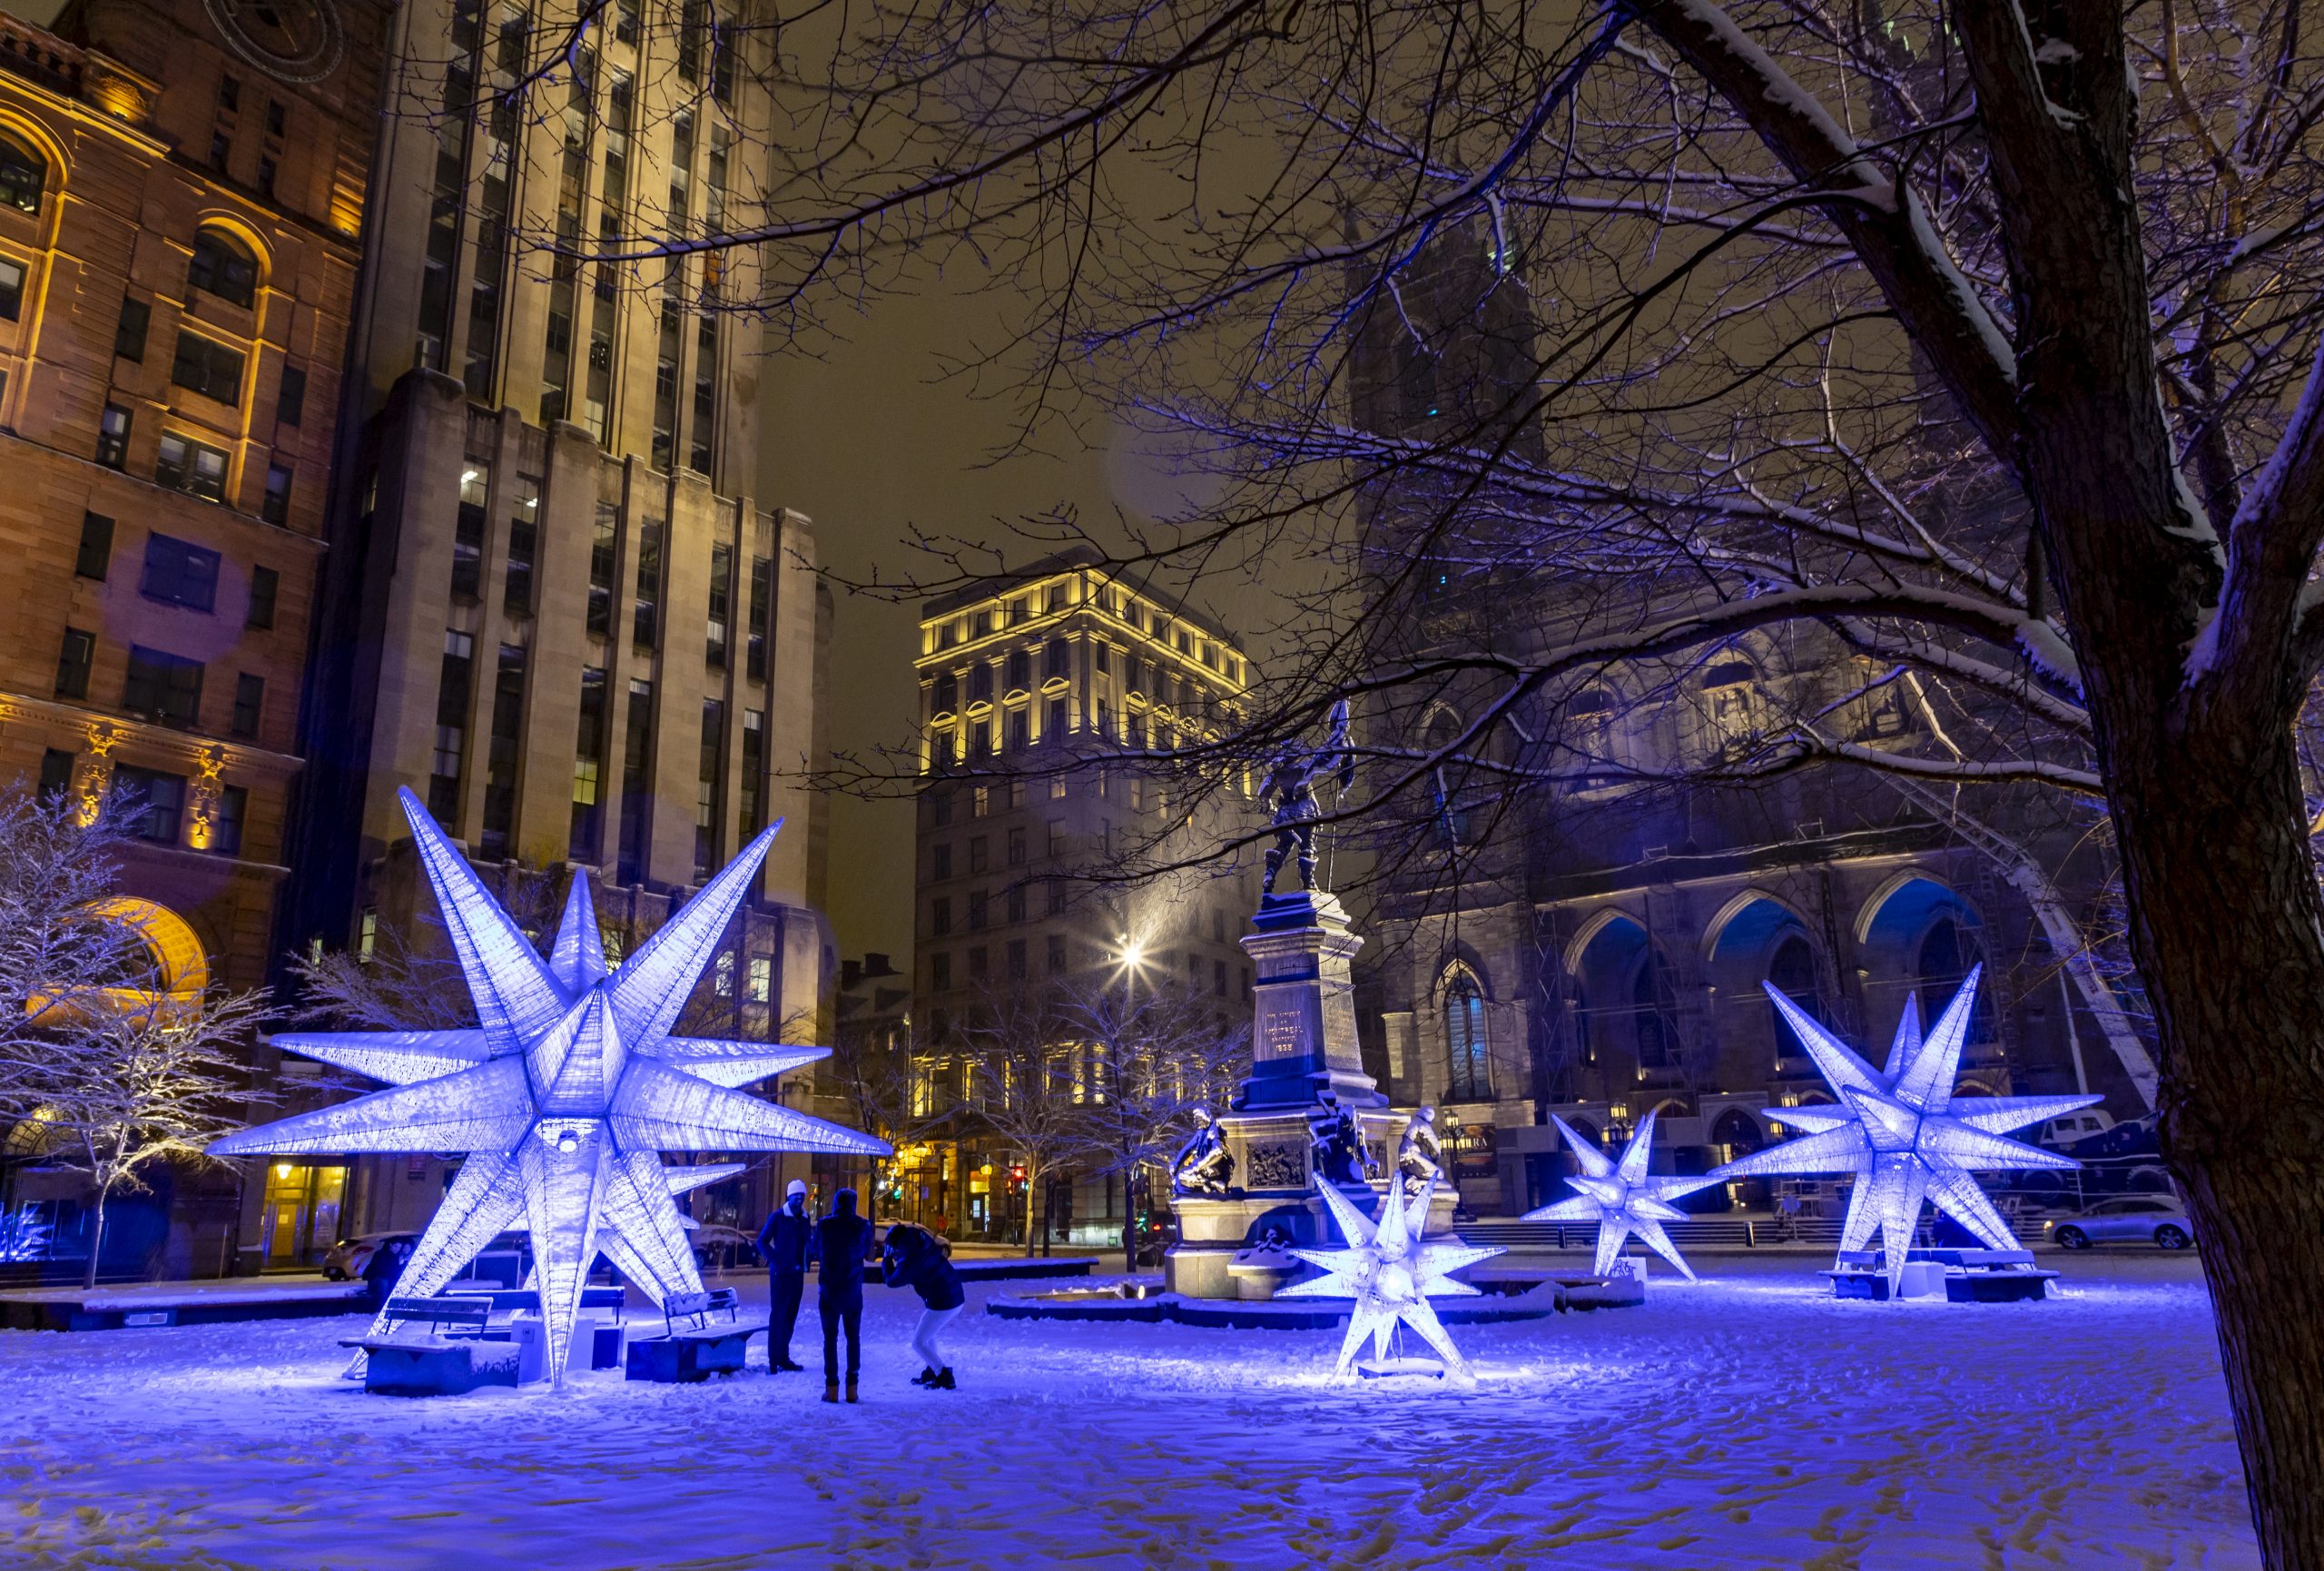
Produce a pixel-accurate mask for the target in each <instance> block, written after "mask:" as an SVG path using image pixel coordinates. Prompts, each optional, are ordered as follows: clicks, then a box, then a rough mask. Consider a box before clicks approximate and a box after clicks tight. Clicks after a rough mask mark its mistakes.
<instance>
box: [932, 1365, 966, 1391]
mask: <svg viewBox="0 0 2324 1571" xmlns="http://www.w3.org/2000/svg"><path fill="white" fill-rule="evenodd" d="M928 1388H929V1389H930V1390H931V1391H957V1390H959V1389H960V1387H959V1386H957V1385H955V1384H953V1383H952V1366H951V1365H950V1364H947V1365H945V1366H944V1368H943V1369H942V1370H941V1371H940V1373H939V1374H938V1375H937V1377H936V1378H934V1379H932V1380H931V1381H929V1382H928Z"/></svg>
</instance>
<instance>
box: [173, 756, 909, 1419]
mask: <svg viewBox="0 0 2324 1571" xmlns="http://www.w3.org/2000/svg"><path fill="white" fill-rule="evenodd" d="M401 795H402V799H403V810H404V816H405V817H406V818H408V819H409V820H410V823H411V832H412V837H413V839H414V841H415V842H416V844H417V845H418V848H419V857H420V862H421V865H424V866H425V867H426V868H427V869H428V881H429V882H430V883H431V884H434V885H435V889H436V898H437V901H438V904H440V905H441V906H442V907H443V912H444V924H445V926H446V928H447V929H448V932H449V933H450V935H451V940H452V946H453V948H454V950H455V952H456V953H458V957H459V962H460V966H461V969H462V970H463V971H464V972H465V973H466V974H467V980H468V992H469V994H470V996H471V998H472V999H473V1000H474V1001H475V1004H476V1013H477V1020H478V1026H477V1027H476V1028H475V1029H473V1030H462V1031H377V1032H300V1033H283V1034H281V1035H280V1036H277V1037H276V1038H275V1039H274V1040H275V1042H276V1044H277V1045H278V1046H281V1047H284V1048H287V1049H290V1050H291V1051H292V1052H300V1053H303V1054H305V1055H307V1056H308V1057H310V1058H319V1059H321V1060H323V1061H324V1062H327V1063H335V1064H338V1065H339V1066H340V1067H341V1068H343V1069H350V1070H353V1071H354V1072H357V1073H359V1074H363V1075H368V1076H369V1077H370V1078H371V1079H373V1080H382V1081H386V1082H389V1085H391V1086H393V1087H394V1088H395V1089H393V1090H390V1091H381V1092H372V1093H371V1094H370V1095H369V1096H363V1097H359V1098H357V1099H356V1100H354V1101H352V1102H341V1103H340V1104H339V1105H337V1106H334V1107H327V1108H324V1109H322V1110H320V1112H310V1113H302V1114H300V1116H298V1117H295V1118H286V1119H281V1120H278V1121H275V1122H273V1123H269V1124H261V1125H260V1126H258V1127H257V1128H255V1129H249V1130H244V1131H241V1133H239V1134H233V1135H228V1136H226V1137H225V1138H224V1139H222V1140H219V1141H213V1142H212V1145H211V1147H210V1149H211V1151H213V1152H215V1153H216V1154H218V1155H221V1156H233V1155H240V1154H244V1153H249V1152H258V1151H265V1152H270V1153H271V1152H284V1153H297V1152H324V1151H327V1152H330V1153H332V1154H335V1155H337V1154H347V1155H352V1154H358V1153H362V1152H369V1151H399V1152H415V1151H466V1152H468V1161H466V1162H465V1163H463V1164H462V1166H461V1168H460V1171H459V1176H458V1178H457V1179H455V1180H454V1181H453V1183H452V1187H451V1190H450V1191H449V1192H448V1193H447V1194H446V1195H445V1197H444V1203H443V1205H442V1206H441V1207H440V1208H438V1210H437V1212H436V1216H435V1219H434V1220H432V1221H430V1222H429V1223H428V1230H427V1231H426V1232H425V1233H423V1234H422V1235H421V1236H420V1240H419V1244H418V1246H417V1247H416V1248H415V1249H414V1250H413V1252H412V1256H411V1259H410V1260H409V1262H408V1263H407V1264H406V1265H405V1267H404V1270H403V1275H402V1276H401V1277H400V1278H399V1280H397V1283H396V1288H395V1291H396V1295H397V1296H398V1297H403V1298H419V1297H426V1296H428V1295H430V1294H433V1293H436V1292H438V1291H440V1290H441V1289H443V1288H444V1286H445V1285H446V1284H447V1283H448V1282H449V1281H450V1280H452V1279H453V1278H454V1277H455V1276H456V1275H458V1272H459V1270H460V1269H461V1267H463V1266H465V1265H466V1264H467V1263H468V1261H469V1260H472V1259H473V1258H475V1256H476V1253H477V1251H478V1250H480V1249H482V1248H483V1247H484V1246H485V1245H486V1244H487V1243H489V1242H490V1241H491V1240H492V1239H493V1237H494V1235H495V1234H497V1233H499V1232H500V1231H502V1230H504V1229H508V1228H517V1227H521V1228H524V1229H526V1230H527V1231H529V1232H530V1233H531V1235H532V1245H533V1271H534V1277H533V1280H534V1284H535V1286H536V1287H537V1289H538V1290H539V1293H540V1301H541V1318H542V1319H543V1320H544V1321H545V1322H546V1327H547V1344H548V1345H547V1354H548V1367H549V1368H550V1370H551V1371H552V1373H553V1375H554V1376H555V1377H556V1378H561V1377H562V1375H563V1372H564V1369H565V1359H566V1349H567V1347H568V1345H569V1344H570V1342H571V1340H572V1337H573V1332H574V1324H575V1319H576V1316H577V1314H578V1312H579V1310H580V1306H581V1289H582V1284H583V1283H584V1282H585V1281H586V1280H587V1278H588V1274H589V1268H590V1265H591V1263H592V1262H593V1261H594V1260H596V1256H597V1253H598V1251H599V1250H603V1251H604V1252H605V1253H606V1256H607V1257H608V1258H610V1259H611V1260H612V1261H613V1263H614V1265H615V1268H616V1269H618V1270H620V1271H621V1273H622V1274H623V1275H624V1276H625V1277H626V1278H628V1279H629V1280H631V1281H633V1282H635V1283H636V1284H637V1285H638V1286H639V1287H640V1288H642V1289H645V1291H646V1292H647V1293H648V1294H650V1295H651V1296H652V1297H653V1298H654V1299H655V1300H656V1301H659V1300H660V1299H663V1298H665V1297H666V1296H667V1295H669V1294H671V1293H678V1292H687V1293H691V1292H699V1291H701V1290H702V1279H701V1276H700V1273H699V1271H698V1270H697V1269H696V1266H695V1263H694V1250H693V1248H692V1247H691V1246H690V1245H689V1244H688V1243H687V1241H686V1237H685V1230H686V1227H687V1222H686V1219H684V1217H682V1216H680V1215H679V1213H678V1209H677V1207H676V1206H675V1205H674V1204H673V1203H672V1202H671V1196H672V1195H673V1194H674V1193H678V1192H682V1191H685V1190H688V1189H693V1188H694V1187H696V1186H698V1185H700V1184H704V1183H708V1182H712V1181H715V1180H717V1179H719V1178H724V1177H726V1176H728V1175H729V1174H731V1173H733V1172H734V1171H737V1170H736V1169H735V1168H734V1167H732V1166H723V1167H693V1168H676V1169H665V1167H664V1166H663V1165H662V1159H661V1156H660V1155H659V1153H660V1152H661V1151H854V1152H862V1153H866V1154H870V1155H874V1156H884V1155H886V1154H888V1150H889V1148H888V1146H887V1144H886V1142H885V1141H879V1140H875V1139H873V1138H872V1137H871V1136H869V1135H864V1134H859V1133H857V1132H856V1131H853V1130H848V1129H842V1128H841V1127H840V1126H839V1125H837V1124H832V1123H826V1122H824V1121H822V1120H821V1119H816V1118H810V1117H808V1116H807V1115H806V1114H804V1113H802V1112H793V1111H792V1110H791V1109H789V1108H785V1107H778V1106H775V1105H773V1104H772V1103H769V1102H761V1101H760V1100H758V1099H757V1098H756V1097H753V1096H746V1095H744V1094H743V1092H740V1091H738V1090H734V1089H731V1088H734V1087H739V1086H744V1085H749V1084H752V1083H753V1082H757V1081H761V1080H764V1079H765V1078H767V1077H768V1076H769V1075H773V1074H780V1073H782V1072H783V1071H785V1070H788V1069H795V1068H797V1067H798V1066H799V1065H801V1064H803V1063H809V1062H813V1061H814V1060H816V1059H819V1058H822V1057H823V1056H824V1050H823V1049H821V1048H797V1047H783V1046H781V1045H778V1044H773V1043H768V1042H722V1041H712V1040H705V1039H697V1038H689V1037H677V1036H672V1035H670V1034H669V1032H670V1027H671V1026H672V1024H673V1023H675V1021H676V1020H677V1016H678V1011H679V1010H680V1009H681V1008H682V1007H683V1006H684V1003H685V1001H686V995H687V994H688V993H690V992H691V991H692V990H693V987H694V980H695V978H697V977H698V976H700V975H701V973H702V969H703V967H704V964H705V963H708V961H709V959H710V957H711V955H712V954H713V953H714V952H715V950H716V948H717V945H718V942H719V939H720V937H721V936H722V935H723V934H724V932H725V930H726V924H727V923H728V922H729V920H731V919H732V917H733V916H734V910H735V908H736V907H737V906H738V905H740V904H742V901H743V896H744V895H745V894H747V893H748V892H749V889H750V884H751V879H752V877H753V875H754V874H756V873H757V871H758V866H759V863H760V860H761V859H762V858H763V856H764V855H766V848H767V846H768V845H769V844H771V843H772V842H773V839H774V835H775V832H776V830H779V829H781V828H782V827H783V825H781V824H780V823H777V824H776V825H774V826H773V828H770V829H768V830H767V831H766V832H765V833H763V834H762V835H759V837H758V838H757V839H755V840H753V842H751V844H750V845H749V846H748V847H747V848H746V849H745V850H744V851H743V854H742V855H740V856H738V857H736V858H735V859H734V861H733V862H732V863H730V864H729V865H727V866H726V868H725V870H724V872H722V873H720V874H718V876H717V877H715V878H714V879H712V880H711V881H710V883H709V884H705V885H704V887H703V889H702V891H701V892H700V893H699V894H696V895H695V896H694V898H693V899H692V900H690V901H688V902H687V903H686V904H685V906H684V909H682V910H680V911H679V912H678V913H677V914H675V915H674V916H672V917H671V918H670V920H669V921H668V922H666V923H665V924H663V926H662V927H661V929H660V930H659V931H658V932H656V933H655V934H654V935H653V936H652V937H651V938H649V939H647V940H646V941H645V944H641V945H639V947H638V948H637V950H636V951H635V953H632V954H631V955H630V956H629V958H628V959H627V960H625V961H624V962H623V963H622V964H621V967H620V969H618V970H616V971H614V972H611V973H608V972H607V971H606V954H605V947H604V943H603V939H602V937H601V935H600V934H599V932H598V929H597V918H596V911H595V910H594V909H593V907H592V906H591V904H590V901H589V881H588V879H587V878H586V876H581V875H577V874H576V876H575V878H574V880H573V887H572V890H571V892H570V893H569V894H567V895H566V903H565V914H564V919H563V920H562V922H560V923H559V924H558V927H557V933H556V944H555V947H554V948H553V950H552V951H551V953H550V955H549V958H548V959H547V960H546V961H545V960H543V959H542V958H541V956H540V954H539V953H538V952H537V951H536V950H535V949H534V947H533V945H532V942H531V940H529V939H527V937H526V936H525V934H524V933H523V931H522V930H521V929H519V928H518V927H517V924H515V923H514V922H512V921H511V920H509V917H508V914H507V912H505V911H503V910H502V909H501V908H500V905H499V903H498V902H497V901H495V900H494V899H493V898H492V895H491V894H490V892H488V891H487V889H486V888H485V886H484V885H483V884H482V883H481V882H480V881H478V878H477V876H476V874H475V873H474V872H473V871H472V870H471V869H470V868H469V867H468V864H467V863H466V862H465V861H463V860H462V859H461V857H460V854H459V853H458V851H457V850H455V849H454V848H453V846H452V844H451V842H449V841H448V840H447V839H445V837H444V834H443V831H442V830H440V829H438V827H437V826H436V823H435V820H433V819H432V818H430V817H429V816H428V812H427V810H426V809H425V808H423V807H422V806H421V805H419V798H418V797H417V796H414V795H412V794H411V793H410V792H409V790H407V791H404V792H402V793H401Z"/></svg>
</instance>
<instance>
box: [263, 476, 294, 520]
mask: <svg viewBox="0 0 2324 1571" xmlns="http://www.w3.org/2000/svg"><path fill="white" fill-rule="evenodd" d="M258 516H259V517H260V518H261V519H264V520H265V521H266V522H268V523H270V524H281V523H288V522H289V521H290V519H291V469H290V466H288V465H287V464H269V465H267V466H266V495H265V496H263V497H261V499H259V504H258Z"/></svg>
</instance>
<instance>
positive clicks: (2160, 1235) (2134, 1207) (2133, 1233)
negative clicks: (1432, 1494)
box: [2042, 1195, 2195, 1250]
mask: <svg viewBox="0 0 2324 1571" xmlns="http://www.w3.org/2000/svg"><path fill="white" fill-rule="evenodd" d="M2042 1230H2043V1232H2044V1233H2046V1234H2048V1235H2049V1239H2050V1241H2051V1242H2052V1243H2053V1244H2056V1245H2057V1246H2058V1248H2060V1249H2062V1250H2086V1249H2089V1248H2090V1247H2091V1246H2093V1244H2152V1245H2153V1246H2154V1247H2155V1248H2156V1249H2159V1250H2183V1249H2185V1248H2187V1247H2188V1246H2189V1245H2190V1244H2191V1243H2193V1242H2194V1241H2195V1230H2194V1226H2193V1224H2192V1223H2191V1222H2189V1221H2188V1220H2187V1208H2186V1207H2184V1206H2182V1205H2181V1204H2180V1203H2179V1202H2178V1201H2177V1200H2174V1199H2173V1198H2171V1196H2169V1195H2117V1196H2116V1197H2115V1198H2114V1199H2112V1200H2100V1201H2098V1202H2097V1203H2096V1204H2095V1205H2093V1206H2091V1207H2090V1208H2089V1209H2088V1210H2084V1211H2083V1213H2082V1214H2081V1215H2080V1216H2075V1217H2059V1218H2056V1219H2054V1220H2051V1221H2046V1222H2043V1224H2042Z"/></svg>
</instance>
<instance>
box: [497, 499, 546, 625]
mask: <svg viewBox="0 0 2324 1571" xmlns="http://www.w3.org/2000/svg"><path fill="white" fill-rule="evenodd" d="M540 516H541V483H540V481H538V480H537V479H533V478H532V477H531V476H530V475H518V476H517V496H516V500H515V502H514V504H513V505H512V506H511V507H510V509H509V510H508V575H507V578H505V579H503V580H502V582H501V588H500V608H501V610H503V611H504V612H506V613H507V615H509V616H511V617H529V616H531V615H532V614H533V558H534V556H535V555H536V554H537V552H538V551H539V549H540V538H541V537H540Z"/></svg>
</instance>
